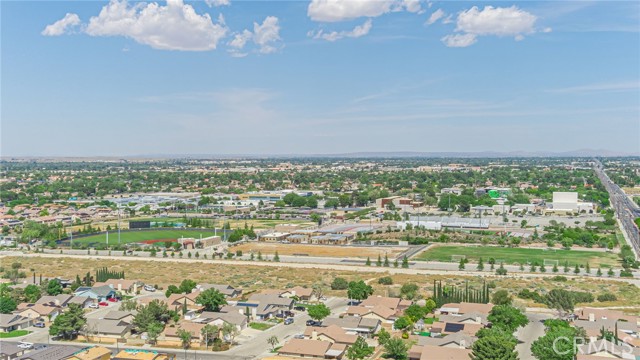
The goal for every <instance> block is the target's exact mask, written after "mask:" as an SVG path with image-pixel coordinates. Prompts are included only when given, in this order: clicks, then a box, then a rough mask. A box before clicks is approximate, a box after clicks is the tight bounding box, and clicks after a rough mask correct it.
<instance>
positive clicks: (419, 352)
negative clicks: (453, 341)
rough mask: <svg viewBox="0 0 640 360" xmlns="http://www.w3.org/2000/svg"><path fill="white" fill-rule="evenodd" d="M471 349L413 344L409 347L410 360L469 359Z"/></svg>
mask: <svg viewBox="0 0 640 360" xmlns="http://www.w3.org/2000/svg"><path fill="white" fill-rule="evenodd" d="M469 355H471V350H470V349H465V348H454V347H444V346H435V345H413V346H412V347H411V349H409V360H435V359H437V360H460V359H469Z"/></svg>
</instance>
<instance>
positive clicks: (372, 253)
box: [232, 243, 405, 262]
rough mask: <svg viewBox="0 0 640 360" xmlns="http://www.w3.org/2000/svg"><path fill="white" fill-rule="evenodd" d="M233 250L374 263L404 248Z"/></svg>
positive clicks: (265, 246) (272, 246)
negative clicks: (369, 260)
mask: <svg viewBox="0 0 640 360" xmlns="http://www.w3.org/2000/svg"><path fill="white" fill-rule="evenodd" d="M232 250H242V252H244V253H249V252H251V251H253V252H254V253H257V252H258V251H260V252H262V253H263V254H268V255H273V254H275V252H276V251H278V254H279V255H294V254H305V255H308V256H323V257H339V258H342V257H352V258H366V257H369V258H370V259H371V261H372V262H375V261H376V260H377V259H378V255H380V256H381V257H382V258H384V254H385V253H386V254H387V256H389V259H394V258H395V256H396V255H398V254H399V253H401V252H402V251H403V250H405V249H404V248H400V247H384V248H382V247H351V246H330V245H304V244H279V243H248V244H241V245H238V246H234V247H233V248H232Z"/></svg>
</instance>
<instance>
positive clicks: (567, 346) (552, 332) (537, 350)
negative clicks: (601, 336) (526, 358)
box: [531, 321, 584, 360]
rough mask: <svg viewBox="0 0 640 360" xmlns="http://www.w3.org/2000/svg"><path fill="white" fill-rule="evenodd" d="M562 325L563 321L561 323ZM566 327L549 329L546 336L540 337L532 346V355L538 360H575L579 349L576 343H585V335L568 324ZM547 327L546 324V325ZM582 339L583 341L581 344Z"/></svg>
mask: <svg viewBox="0 0 640 360" xmlns="http://www.w3.org/2000/svg"><path fill="white" fill-rule="evenodd" d="M560 322H561V323H562V321H560ZM565 324H567V325H565V326H555V327H551V328H549V327H548V328H547V332H546V333H545V335H544V336H541V337H539V338H538V339H537V340H535V341H534V342H533V343H532V344H531V353H532V354H533V356H535V357H536V359H538V360H573V359H574V357H575V355H576V353H577V348H576V347H575V346H574V339H576V343H578V344H580V343H582V342H584V335H583V333H582V332H581V331H580V330H578V329H576V328H573V327H570V326H569V325H568V323H565ZM545 325H546V323H545ZM580 339H582V340H583V341H582V342H581V341H580Z"/></svg>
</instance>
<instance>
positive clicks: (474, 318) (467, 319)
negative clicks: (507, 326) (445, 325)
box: [438, 312, 489, 325]
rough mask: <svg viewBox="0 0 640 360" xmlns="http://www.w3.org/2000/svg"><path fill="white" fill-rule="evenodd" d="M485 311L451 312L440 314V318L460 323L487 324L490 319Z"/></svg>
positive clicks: (444, 320) (442, 320)
mask: <svg viewBox="0 0 640 360" xmlns="http://www.w3.org/2000/svg"><path fill="white" fill-rule="evenodd" d="M488 315H489V314H485V313H474V312H470V313H466V314H455V315H454V314H450V315H440V317H439V318H438V319H439V320H440V321H441V322H449V323H460V324H483V325H487V324H488V323H489V321H488V320H487V316H488Z"/></svg>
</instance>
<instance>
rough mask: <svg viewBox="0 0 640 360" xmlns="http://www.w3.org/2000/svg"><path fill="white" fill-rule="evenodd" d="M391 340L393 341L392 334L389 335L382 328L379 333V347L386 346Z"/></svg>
mask: <svg viewBox="0 0 640 360" xmlns="http://www.w3.org/2000/svg"><path fill="white" fill-rule="evenodd" d="M389 339H391V334H389V332H388V331H387V330H386V329H385V328H382V329H380V331H378V344H379V345H384V344H386V343H387V341H389Z"/></svg>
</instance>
